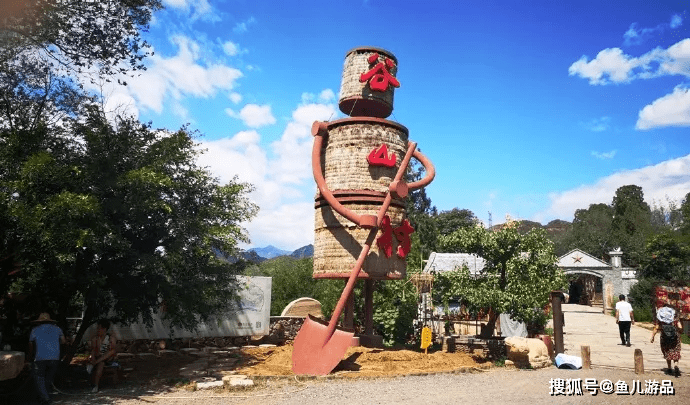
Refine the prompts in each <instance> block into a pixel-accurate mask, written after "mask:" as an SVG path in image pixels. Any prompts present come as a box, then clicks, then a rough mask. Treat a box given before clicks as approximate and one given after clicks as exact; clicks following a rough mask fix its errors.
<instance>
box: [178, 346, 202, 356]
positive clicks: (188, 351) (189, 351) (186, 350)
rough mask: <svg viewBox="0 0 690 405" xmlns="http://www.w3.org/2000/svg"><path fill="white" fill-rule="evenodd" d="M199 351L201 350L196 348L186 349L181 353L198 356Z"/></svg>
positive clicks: (181, 350)
mask: <svg viewBox="0 0 690 405" xmlns="http://www.w3.org/2000/svg"><path fill="white" fill-rule="evenodd" d="M198 351H199V349H197V348H195V347H185V348H183V349H180V353H182V354H196V353H197V352H198Z"/></svg>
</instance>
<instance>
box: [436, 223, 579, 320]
mask: <svg viewBox="0 0 690 405" xmlns="http://www.w3.org/2000/svg"><path fill="white" fill-rule="evenodd" d="M516 225H517V224H514V225H512V226H511V225H510V224H508V225H507V226H505V227H503V228H502V229H500V230H496V231H490V230H487V229H485V228H483V227H472V228H463V229H460V230H458V231H456V232H453V233H452V234H450V235H447V236H441V237H440V238H439V246H440V247H441V249H442V250H443V251H444V252H462V253H474V254H477V255H478V256H481V257H482V258H484V259H485V260H486V263H485V266H484V268H483V269H482V270H481V272H480V273H479V274H477V275H471V274H470V273H469V270H468V269H467V268H463V269H457V270H456V271H452V272H446V273H439V274H437V275H436V280H435V283H434V290H435V291H438V293H437V296H436V297H435V298H436V299H437V300H440V301H441V302H443V303H444V304H445V305H448V303H449V302H450V301H460V302H462V303H463V304H465V305H466V307H467V309H468V310H469V311H470V312H477V311H479V310H482V309H484V310H486V309H488V308H492V309H493V310H494V311H496V312H499V313H500V312H505V313H509V314H510V315H511V316H513V317H514V318H515V319H518V320H521V321H534V320H537V318H538V317H539V316H540V315H539V314H540V312H539V311H535V308H536V309H539V308H543V307H544V306H545V305H546V304H547V303H548V297H549V293H550V292H551V291H552V290H554V289H558V288H562V287H564V285H565V283H566V280H565V275H564V274H563V273H562V272H561V271H560V270H559V269H558V266H556V260H557V259H556V256H555V254H554V252H553V244H552V243H551V242H550V241H549V240H548V239H547V237H546V233H545V232H544V231H543V230H541V229H534V230H532V231H530V232H528V233H527V234H525V235H520V233H519V232H518V230H517V226H516Z"/></svg>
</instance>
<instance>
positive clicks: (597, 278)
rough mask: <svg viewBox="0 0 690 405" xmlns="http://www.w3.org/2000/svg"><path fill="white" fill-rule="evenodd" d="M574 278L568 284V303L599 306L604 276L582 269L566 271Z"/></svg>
mask: <svg viewBox="0 0 690 405" xmlns="http://www.w3.org/2000/svg"><path fill="white" fill-rule="evenodd" d="M565 273H566V274H570V275H573V276H574V277H575V278H574V279H573V280H572V281H571V282H570V286H569V289H568V294H569V295H570V299H569V301H568V302H569V303H571V304H581V305H589V306H592V305H601V303H602V299H603V285H604V283H603V280H604V276H603V275H602V274H599V273H597V272H595V271H588V270H583V269H576V270H575V269H573V270H566V271H565Z"/></svg>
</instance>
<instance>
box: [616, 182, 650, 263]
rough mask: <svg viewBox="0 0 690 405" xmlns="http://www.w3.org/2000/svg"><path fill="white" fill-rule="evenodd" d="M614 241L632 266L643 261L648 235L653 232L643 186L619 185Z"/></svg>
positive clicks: (625, 259)
mask: <svg viewBox="0 0 690 405" xmlns="http://www.w3.org/2000/svg"><path fill="white" fill-rule="evenodd" d="M612 209H613V220H612V221H611V236H612V240H613V242H614V243H615V244H616V245H617V246H620V247H621V249H622V250H623V260H624V261H625V262H626V263H627V264H628V265H631V266H637V265H638V264H640V263H641V260H642V254H643V251H644V248H645V242H646V240H647V237H648V236H650V235H651V233H652V212H651V209H650V208H649V205H648V204H647V203H646V202H645V201H644V193H643V192H642V188H641V187H639V186H636V185H627V186H622V187H619V188H618V190H616V195H615V196H614V197H613V203H612Z"/></svg>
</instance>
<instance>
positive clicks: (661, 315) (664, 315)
mask: <svg viewBox="0 0 690 405" xmlns="http://www.w3.org/2000/svg"><path fill="white" fill-rule="evenodd" d="M675 316H676V311H674V310H673V308H669V307H663V308H659V310H658V311H656V319H658V320H659V321H661V322H663V323H672V322H673V318H675Z"/></svg>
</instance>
